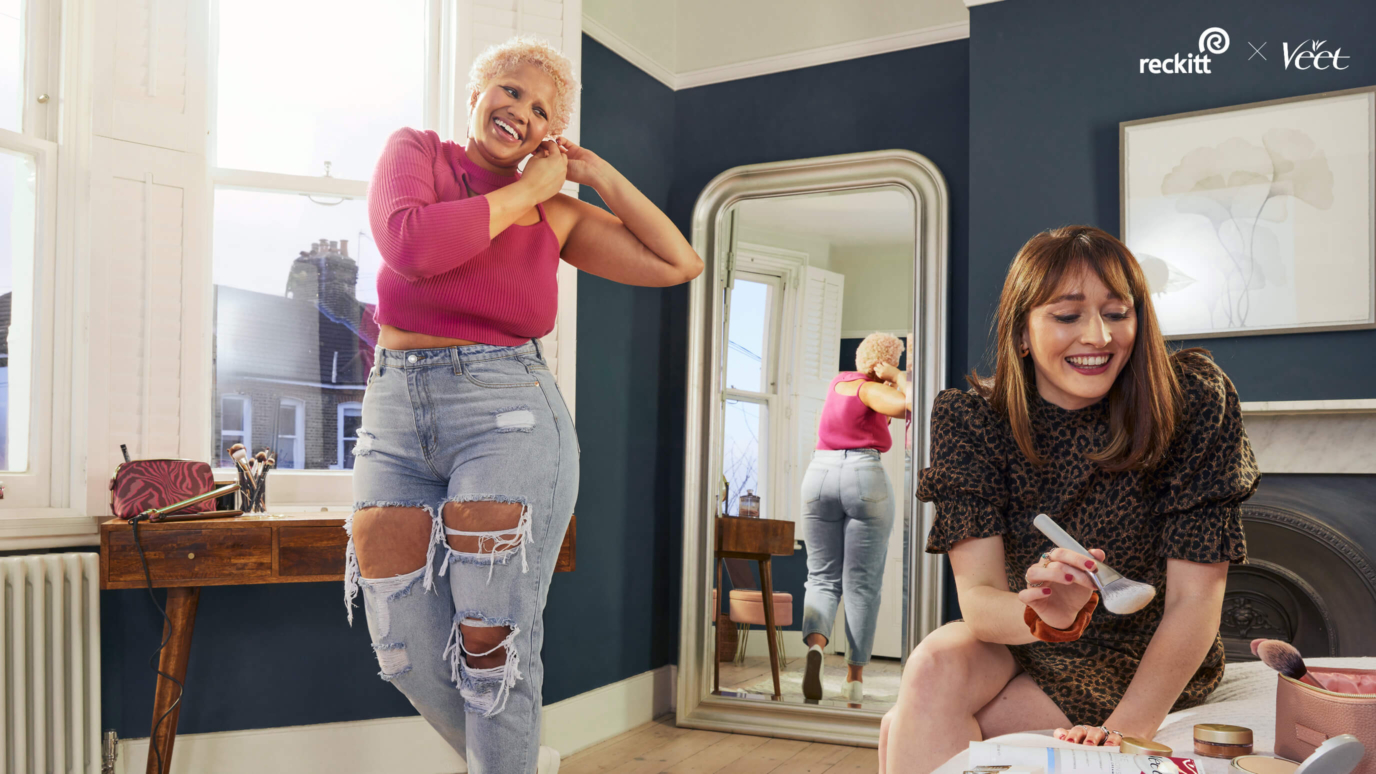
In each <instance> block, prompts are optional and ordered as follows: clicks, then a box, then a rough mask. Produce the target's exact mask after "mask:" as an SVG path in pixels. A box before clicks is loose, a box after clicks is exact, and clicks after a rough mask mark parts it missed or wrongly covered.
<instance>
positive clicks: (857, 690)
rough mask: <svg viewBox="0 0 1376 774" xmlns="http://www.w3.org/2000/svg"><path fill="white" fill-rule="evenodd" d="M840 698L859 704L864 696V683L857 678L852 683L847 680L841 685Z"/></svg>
mask: <svg viewBox="0 0 1376 774" xmlns="http://www.w3.org/2000/svg"><path fill="white" fill-rule="evenodd" d="M841 698H843V699H845V700H846V701H848V702H853V703H855V704H859V703H860V700H861V699H863V698H865V684H864V683H863V682H861V681H859V680H857V681H855V682H853V683H852V682H851V681H849V680H847V681H846V684H845V685H844V686H842V687H841Z"/></svg>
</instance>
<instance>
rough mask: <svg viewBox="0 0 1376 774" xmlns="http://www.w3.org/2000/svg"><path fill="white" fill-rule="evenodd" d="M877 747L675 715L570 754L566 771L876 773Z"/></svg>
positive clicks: (602, 773) (633, 773)
mask: <svg viewBox="0 0 1376 774" xmlns="http://www.w3.org/2000/svg"><path fill="white" fill-rule="evenodd" d="M878 767H879V759H878V754H877V752H876V751H875V750H874V749H873V748H868V747H846V746H844V745H835V744H822V743H819V742H800V741H797V740H793V739H770V738H767V737H761V736H749V735H746V734H730V733H722V732H719V731H700V730H697V729H688V728H678V727H677V726H675V725H674V719H673V716H672V715H666V716H664V717H662V718H657V719H655V720H654V721H652V722H650V723H646V724H645V725H643V726H641V727H639V728H635V729H632V730H630V731H627V732H626V733H624V734H622V735H620V736H617V737H614V738H612V739H608V740H607V741H605V742H602V743H601V744H598V745H595V746H593V747H589V748H588V749H586V750H583V751H582V752H579V753H578V754H576V755H571V756H569V757H568V758H567V759H566V760H564V761H563V763H562V765H560V767H559V772H560V774H874V772H875V771H877V770H878Z"/></svg>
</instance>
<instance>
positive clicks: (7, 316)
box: [0, 19, 38, 470]
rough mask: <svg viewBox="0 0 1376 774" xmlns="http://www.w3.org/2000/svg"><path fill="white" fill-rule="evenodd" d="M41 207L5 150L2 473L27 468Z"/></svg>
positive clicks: (25, 164) (28, 171) (0, 167)
mask: <svg viewBox="0 0 1376 774" xmlns="http://www.w3.org/2000/svg"><path fill="white" fill-rule="evenodd" d="M0 20H2V19H0ZM37 206H38V199H37V168H36V166H35V165H34V160H33V157H31V156H28V155H26V154H19V153H13V152H10V151H6V150H0V470H26V469H27V468H28V417H29V414H28V412H29V375H30V369H31V368H32V362H31V360H30V356H29V355H30V350H29V347H30V346H31V335H32V330H31V325H30V320H31V319H32V306H31V299H30V296H29V295H28V292H29V288H30V278H31V277H32V274H33V261H34V252H33V251H34V238H35V236H36V234H35V224H36V223H37V220H36V218H35V214H36V212H37Z"/></svg>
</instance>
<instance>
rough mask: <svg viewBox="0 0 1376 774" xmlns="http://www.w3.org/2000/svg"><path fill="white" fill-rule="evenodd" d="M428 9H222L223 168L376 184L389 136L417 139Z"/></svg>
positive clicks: (289, 4)
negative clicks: (408, 129)
mask: <svg viewBox="0 0 1376 774" xmlns="http://www.w3.org/2000/svg"><path fill="white" fill-rule="evenodd" d="M425 6H426V2H425V0H389V2H387V3H379V2H377V0H234V2H232V3H220V4H219V48H220V56H219V67H218V73H217V76H216V77H217V78H218V83H217V84H216V85H217V94H218V97H217V98H218V105H217V108H216V112H215V115H216V138H215V139H216V164H217V165H218V166H221V167H228V168H233V169H255V170H261V171H265V172H282V173H286V174H292V175H321V174H323V173H324V169H325V166H324V165H325V162H326V161H329V162H331V163H332V170H331V174H332V175H333V176H334V177H343V178H349V179H353V180H367V179H368V178H369V176H371V175H372V172H373V164H374V162H375V161H376V160H377V157H378V154H379V153H380V152H381V150H382V145H383V143H384V142H385V141H386V139H387V136H388V135H390V134H391V133H392V132H394V131H396V130H397V129H399V128H401V127H403V126H414V127H419V126H421V124H422V121H423V108H424V99H425V94H424V91H425V42H426V21H425V16H426V13H425Z"/></svg>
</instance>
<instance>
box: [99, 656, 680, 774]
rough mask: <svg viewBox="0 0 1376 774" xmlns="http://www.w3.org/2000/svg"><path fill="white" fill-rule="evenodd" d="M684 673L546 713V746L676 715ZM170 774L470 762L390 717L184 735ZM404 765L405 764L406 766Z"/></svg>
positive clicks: (643, 678)
mask: <svg viewBox="0 0 1376 774" xmlns="http://www.w3.org/2000/svg"><path fill="white" fill-rule="evenodd" d="M676 673H677V667H675V666H674V665H672V664H670V665H667V666H662V667H660V668H659V669H655V670H652V671H649V672H645V673H643V674H639V675H636V676H635V677H630V678H627V679H625V680H622V681H620V682H616V683H612V684H611V685H604V686H602V687H601V688H597V689H594V690H591V691H588V692H587V693H580V694H579V695H577V696H572V697H570V698H567V699H564V700H563V701H559V702H555V703H554V704H550V705H547V706H546V707H545V708H544V727H543V729H542V730H541V740H540V741H541V743H542V744H544V745H547V746H549V747H553V748H555V749H556V750H558V751H559V754H560V755H561V756H562V757H568V756H570V755H572V754H574V753H576V752H578V751H579V750H582V749H584V748H587V747H591V746H592V745H594V744H597V743H598V742H601V741H603V740H605V739H610V738H611V737H614V736H616V735H617V734H621V733H624V732H626V731H629V730H631V729H632V728H635V727H637V726H640V725H643V724H645V723H648V722H650V721H651V720H652V719H654V718H656V717H658V716H659V715H662V714H664V713H666V712H671V711H673V708H674V702H675V699H674V695H673V694H674V687H675V686H676V685H677V684H678V677H677V674H676ZM148 754H149V746H148V740H147V739H125V740H122V741H120V743H119V759H118V761H117V762H116V765H115V772H116V774H136V772H141V771H143V770H144V767H145V765H146V761H147V760H148V757H147V756H148ZM172 758H173V760H172V764H173V765H172V768H171V771H170V774H193V773H194V774H279V773H280V774H301V772H329V774H377V773H378V772H394V771H402V770H404V771H406V772H407V774H456V772H466V771H467V770H468V769H467V767H465V766H464V764H463V760H462V759H461V758H460V757H459V755H458V753H456V752H454V750H453V749H451V748H450V747H449V745H448V744H446V743H445V742H444V740H443V739H441V738H440V736H439V734H437V733H435V731H434V730H433V729H431V728H430V726H429V725H428V724H427V723H426V722H425V720H423V719H422V718H420V717H419V716H415V717H404V718H382V719H379V720H359V721H354V722H349V723H322V724H320V725H314V726H290V727H286V728H261V729H253V730H249V731H225V732H220V733H212V734H179V735H178V736H177V744H176V750H175V753H174V754H173V756H172ZM399 764H401V765H400V766H399Z"/></svg>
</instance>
